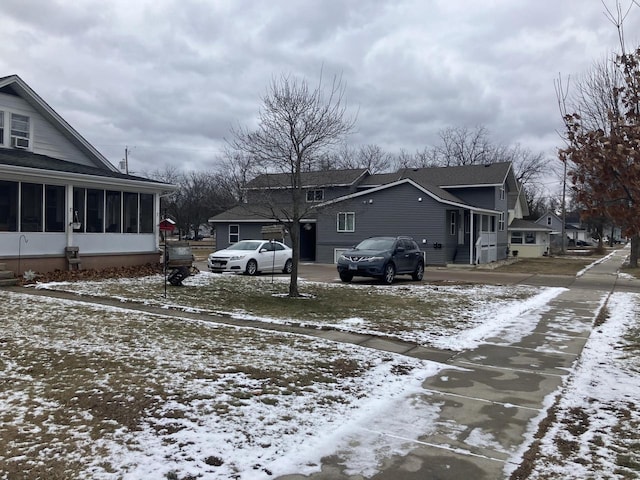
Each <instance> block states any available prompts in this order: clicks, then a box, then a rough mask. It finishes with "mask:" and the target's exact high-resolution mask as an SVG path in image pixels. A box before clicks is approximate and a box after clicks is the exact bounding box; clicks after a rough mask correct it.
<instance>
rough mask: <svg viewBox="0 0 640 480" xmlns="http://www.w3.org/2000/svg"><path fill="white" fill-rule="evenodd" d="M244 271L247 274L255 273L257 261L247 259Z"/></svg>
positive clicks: (256, 272) (256, 271)
mask: <svg viewBox="0 0 640 480" xmlns="http://www.w3.org/2000/svg"><path fill="white" fill-rule="evenodd" d="M244 273H246V274H247V275H257V274H258V262H256V261H255V260H249V261H248V262H247V266H246V268H245V269H244Z"/></svg>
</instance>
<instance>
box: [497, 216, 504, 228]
mask: <svg viewBox="0 0 640 480" xmlns="http://www.w3.org/2000/svg"><path fill="white" fill-rule="evenodd" d="M498 230H499V231H501V232H504V212H500V217H498Z"/></svg>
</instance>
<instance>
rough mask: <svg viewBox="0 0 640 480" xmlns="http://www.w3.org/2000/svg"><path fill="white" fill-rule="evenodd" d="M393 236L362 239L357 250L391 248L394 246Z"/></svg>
mask: <svg viewBox="0 0 640 480" xmlns="http://www.w3.org/2000/svg"><path fill="white" fill-rule="evenodd" d="M394 241H395V239H393V238H367V239H366V240H363V241H361V242H360V243H359V244H358V245H357V246H356V249H357V250H390V249H391V248H392V247H393V242H394Z"/></svg>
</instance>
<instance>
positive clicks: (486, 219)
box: [481, 215, 489, 232]
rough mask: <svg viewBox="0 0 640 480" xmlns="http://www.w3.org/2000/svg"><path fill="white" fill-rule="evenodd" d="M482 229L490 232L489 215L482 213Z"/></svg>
mask: <svg viewBox="0 0 640 480" xmlns="http://www.w3.org/2000/svg"><path fill="white" fill-rule="evenodd" d="M481 231H483V232H488V231H489V215H482V227H481Z"/></svg>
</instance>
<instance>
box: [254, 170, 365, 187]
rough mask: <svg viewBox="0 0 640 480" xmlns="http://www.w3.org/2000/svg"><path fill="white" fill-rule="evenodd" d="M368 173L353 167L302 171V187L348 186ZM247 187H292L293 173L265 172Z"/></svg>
mask: <svg viewBox="0 0 640 480" xmlns="http://www.w3.org/2000/svg"><path fill="white" fill-rule="evenodd" d="M366 175H369V170H367V169H366V168H352V169H345V170H322V171H314V172H302V173H301V174H300V177H301V181H302V188H312V187H341V186H345V187H347V186H351V185H353V184H355V183H357V182H358V181H359V180H360V179H361V178H363V177H364V176H366ZM245 188H246V189H248V190H263V189H271V188H274V189H275V188H278V189H279V188H291V174H289V173H264V174H262V175H258V176H257V177H256V178H254V179H253V180H251V181H250V182H248V183H247V185H246V187H245Z"/></svg>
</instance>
